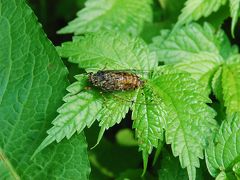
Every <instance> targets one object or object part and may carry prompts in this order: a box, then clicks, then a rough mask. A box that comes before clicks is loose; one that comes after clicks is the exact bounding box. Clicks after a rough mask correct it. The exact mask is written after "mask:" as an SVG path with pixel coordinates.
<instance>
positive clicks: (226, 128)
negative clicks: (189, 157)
mask: <svg viewBox="0 0 240 180" xmlns="http://www.w3.org/2000/svg"><path fill="white" fill-rule="evenodd" d="M239 125H240V118H239V114H235V115H234V116H229V117H228V118H227V119H226V120H224V122H223V123H222V125H221V127H220V129H219V132H218V133H217V136H216V138H215V140H214V141H213V142H211V143H210V145H209V147H208V148H207V150H206V161H207V167H208V170H209V172H210V173H211V175H212V176H214V177H216V176H218V177H219V176H220V174H223V173H224V174H226V173H230V172H231V171H233V167H235V168H234V170H235V171H236V169H237V168H236V166H235V165H237V163H238V162H239V160H240V159H239V158H240V157H239V154H240V152H239V151H240V147H239V143H238V142H239V140H240V139H239V138H240V134H239V133H240V131H239V130H240V127H239Z"/></svg>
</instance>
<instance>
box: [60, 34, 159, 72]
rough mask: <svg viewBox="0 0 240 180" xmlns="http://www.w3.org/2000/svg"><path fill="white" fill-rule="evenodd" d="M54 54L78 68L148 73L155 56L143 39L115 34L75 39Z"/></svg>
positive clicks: (64, 44)
mask: <svg viewBox="0 0 240 180" xmlns="http://www.w3.org/2000/svg"><path fill="white" fill-rule="evenodd" d="M58 52H59V54H60V56H62V57H65V58H68V60H69V61H70V62H73V63H77V64H78V65H79V67H81V68H91V69H94V68H96V69H117V70H119V69H137V70H149V69H151V68H153V67H154V66H156V65H157V59H156V57H155V54H153V53H151V52H150V51H149V49H148V46H147V45H146V43H145V42H144V41H143V40H141V39H139V38H131V37H129V36H128V35H126V34H122V33H121V34H118V33H115V32H98V33H93V34H87V35H86V36H85V37H75V38H74V39H73V41H72V42H66V43H63V44H62V47H59V48H58Z"/></svg>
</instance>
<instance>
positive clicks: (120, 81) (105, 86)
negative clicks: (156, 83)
mask: <svg viewBox="0 0 240 180" xmlns="http://www.w3.org/2000/svg"><path fill="white" fill-rule="evenodd" d="M134 71H135V72H141V71H140V70H138V71H137V70H132V71H129V70H99V71H97V72H96V73H89V75H88V80H89V82H90V83H91V84H92V86H94V87H96V88H99V89H100V91H102V94H103V93H104V92H106V93H111V94H112V95H113V96H114V97H116V98H118V99H121V100H125V101H128V102H135V100H133V99H131V98H130V99H128V98H129V97H124V94H122V93H121V92H123V91H124V92H130V96H132V95H133V94H132V95H131V92H133V90H141V89H143V88H145V85H146V83H147V81H146V80H145V79H143V78H142V77H140V76H139V75H138V74H136V73H134ZM141 73H150V72H148V71H142V72H141ZM146 89H147V88H145V91H144V92H146ZM142 92H143V91H142ZM133 93H134V92H133ZM151 94H153V93H151ZM103 95H104V94H103ZM120 96H121V97H120ZM133 96H134V95H133ZM133 96H132V97H133ZM145 100H146V99H145ZM150 101H151V104H152V100H148V103H149V102H150ZM138 103H140V104H143V103H145V102H138Z"/></svg>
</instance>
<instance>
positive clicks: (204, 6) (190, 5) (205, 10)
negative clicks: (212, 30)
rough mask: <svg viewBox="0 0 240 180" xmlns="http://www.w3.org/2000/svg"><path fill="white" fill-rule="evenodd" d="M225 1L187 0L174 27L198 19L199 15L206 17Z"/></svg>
mask: <svg viewBox="0 0 240 180" xmlns="http://www.w3.org/2000/svg"><path fill="white" fill-rule="evenodd" d="M225 3H226V0H187V1H186V2H185V7H184V8H183V9H182V13H181V15H180V16H179V17H178V22H177V24H176V25H175V27H177V26H179V25H182V24H186V23H189V22H191V21H193V20H198V19H199V18H201V17H207V16H209V15H210V14H211V13H212V12H216V11H217V10H218V9H219V8H220V7H221V6H222V5H224V4H225Z"/></svg>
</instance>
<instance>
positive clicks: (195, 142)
mask: <svg viewBox="0 0 240 180" xmlns="http://www.w3.org/2000/svg"><path fill="white" fill-rule="evenodd" d="M158 73H159V74H158ZM158 73H157V74H156V75H154V76H155V78H154V79H153V80H151V82H150V83H151V86H152V88H153V90H154V92H155V93H156V94H158V96H159V97H160V98H161V99H162V102H163V103H164V104H165V107H166V109H165V111H166V113H164V115H165V116H164V117H162V118H164V119H165V121H166V133H165V136H166V143H167V144H171V146H172V151H173V155H174V156H179V160H180V164H181V166H182V167H183V168H187V171H188V176H189V179H195V177H196V167H199V166H200V164H199V158H201V159H202V158H203V152H202V151H203V149H204V148H205V147H206V145H207V142H208V140H209V139H211V138H212V136H213V134H214V131H215V129H216V121H215V120H214V119H213V118H214V116H215V112H214V111H213V110H212V109H211V108H209V107H208V106H207V105H206V104H205V103H207V102H210V100H209V99H208V98H207V96H206V94H204V93H203V88H202V86H199V85H198V84H197V83H196V81H195V80H193V79H191V78H190V77H189V75H188V74H186V73H180V72H178V71H176V70H172V67H171V66H170V67H165V68H162V69H160V72H158Z"/></svg>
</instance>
